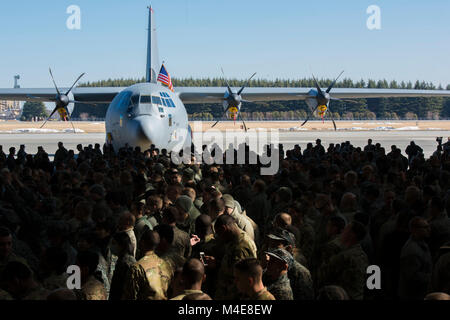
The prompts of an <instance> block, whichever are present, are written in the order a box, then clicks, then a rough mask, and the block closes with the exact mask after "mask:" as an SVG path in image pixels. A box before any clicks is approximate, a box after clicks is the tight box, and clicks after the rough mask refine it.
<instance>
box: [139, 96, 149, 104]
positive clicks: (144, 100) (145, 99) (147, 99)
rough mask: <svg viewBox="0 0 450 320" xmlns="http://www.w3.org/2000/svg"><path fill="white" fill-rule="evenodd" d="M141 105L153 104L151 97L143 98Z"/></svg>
mask: <svg viewBox="0 0 450 320" xmlns="http://www.w3.org/2000/svg"><path fill="white" fill-rule="evenodd" d="M141 103H152V97H151V96H141Z"/></svg>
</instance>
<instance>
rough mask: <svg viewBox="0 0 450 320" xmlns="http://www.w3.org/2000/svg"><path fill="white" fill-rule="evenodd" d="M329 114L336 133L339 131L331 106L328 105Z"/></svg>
mask: <svg viewBox="0 0 450 320" xmlns="http://www.w3.org/2000/svg"><path fill="white" fill-rule="evenodd" d="M328 113H329V115H330V118H331V121H333V126H334V131H337V128H336V122H334V117H333V112H331V109H330V104H328Z"/></svg>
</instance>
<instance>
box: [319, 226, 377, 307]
mask: <svg viewBox="0 0 450 320" xmlns="http://www.w3.org/2000/svg"><path fill="white" fill-rule="evenodd" d="M365 235H366V229H365V227H364V225H362V224H361V223H359V222H356V221H353V222H351V223H350V224H348V225H347V227H346V228H345V229H344V231H343V233H342V237H341V240H342V244H343V246H344V248H345V249H344V250H343V251H341V252H340V253H338V254H337V255H335V256H333V257H332V258H331V259H330V261H329V262H328V263H327V264H325V265H322V266H321V267H320V269H319V270H318V274H317V281H318V286H319V287H322V286H326V285H337V286H340V287H342V288H343V289H344V290H345V291H346V292H347V294H348V295H349V297H350V298H351V299H353V300H362V299H363V296H364V288H365V285H366V278H367V274H366V271H367V267H368V265H369V262H368V258H367V255H366V254H365V252H364V251H363V249H362V248H361V245H360V242H361V240H362V239H364V237H365Z"/></svg>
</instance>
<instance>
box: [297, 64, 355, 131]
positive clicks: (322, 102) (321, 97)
mask: <svg viewBox="0 0 450 320" xmlns="http://www.w3.org/2000/svg"><path fill="white" fill-rule="evenodd" d="M343 73H344V71H342V72H341V73H340V74H339V75H338V76H337V77H336V79H334V81H333V82H332V83H331V84H330V85H329V86H328V88H327V90H325V92H324V91H323V90H322V89H321V88H320V85H319V82H318V81H317V79H316V77H315V76H314V74H313V75H312V77H313V79H314V84H315V86H316V89H317V94H316V95H315V96H310V97H309V98H310V99H316V107H315V109H314V110H312V108H311V110H310V111H311V112H310V113H309V114H308V116H307V117H306V120H305V121H304V122H303V123H302V125H301V126H304V125H305V124H306V123H307V122H308V121H309V119H310V117H311V116H312V115H313V114H314V112H316V110H317V108H319V106H326V107H327V109H328V110H329V111H330V118H331V121H332V122H333V126H334V130H337V128H336V123H335V121H334V118H333V115H332V113H331V110H330V101H331V100H341V99H338V98H333V97H331V95H330V92H331V90H332V89H333V87H334V86H335V84H336V82H337V81H338V79H339V78H340V77H341V76H342V74H343ZM352 102H354V101H352Z"/></svg>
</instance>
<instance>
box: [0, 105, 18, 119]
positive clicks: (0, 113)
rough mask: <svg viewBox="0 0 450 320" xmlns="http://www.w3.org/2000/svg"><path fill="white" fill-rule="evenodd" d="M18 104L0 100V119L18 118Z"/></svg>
mask: <svg viewBox="0 0 450 320" xmlns="http://www.w3.org/2000/svg"><path fill="white" fill-rule="evenodd" d="M20 113H21V110H20V102H19V101H1V100H0V119H1V120H14V119H17V118H18V117H19V116H20Z"/></svg>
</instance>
